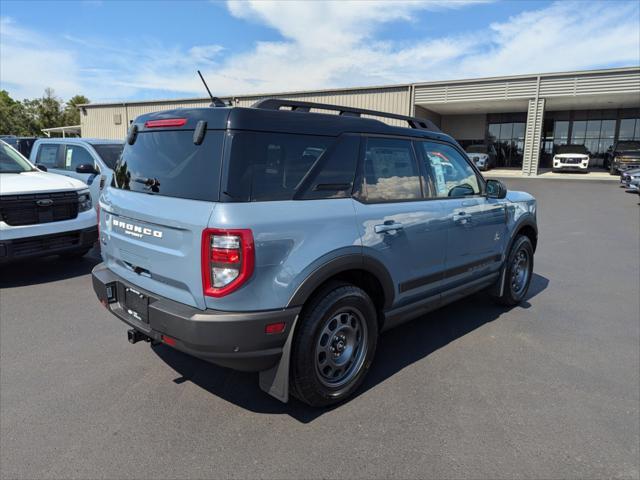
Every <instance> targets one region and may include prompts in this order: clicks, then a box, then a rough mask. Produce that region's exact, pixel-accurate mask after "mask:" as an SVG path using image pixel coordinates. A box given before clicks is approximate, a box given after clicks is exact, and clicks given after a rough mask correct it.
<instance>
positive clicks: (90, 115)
mask: <svg viewBox="0 0 640 480" xmlns="http://www.w3.org/2000/svg"><path fill="white" fill-rule="evenodd" d="M269 97H277V98H286V99H289V100H307V101H309V102H318V103H328V104H332V105H344V106H347V107H358V108H366V109H370V110H380V111H383V112H389V113H397V114H401V115H409V114H410V112H411V94H410V87H409V86H401V87H383V88H371V89H360V90H336V91H327V92H308V93H298V94H291V95H286V94H281V95H263V96H239V97H227V98H223V100H225V101H227V100H231V99H237V101H235V102H234V104H235V105H237V106H239V107H250V106H251V105H253V103H255V102H256V101H258V100H260V99H262V98H269ZM209 103H211V102H210V100H209V99H207V98H203V99H189V100H184V101H158V102H143V103H129V104H121V105H117V104H109V105H88V106H86V107H84V111H81V114H80V121H81V125H82V136H83V137H94V138H113V139H122V138H124V137H125V136H126V132H127V128H128V125H129V120H133V119H134V118H136V117H137V116H138V115H142V114H144V113H149V112H157V111H160V110H169V109H172V108H189V107H206V106H207V105H209ZM85 112H86V113H85ZM326 113H328V112H326ZM374 118H375V117H374ZM118 120H119V121H120V123H119V124H117V123H116V122H117V121H118ZM379 120H382V121H385V122H387V123H389V124H391V125H401V126H405V125H406V123H403V122H401V121H399V120H392V119H384V118H379Z"/></svg>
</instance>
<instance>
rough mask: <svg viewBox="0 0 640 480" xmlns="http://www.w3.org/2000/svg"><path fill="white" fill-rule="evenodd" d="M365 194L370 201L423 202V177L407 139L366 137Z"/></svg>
mask: <svg viewBox="0 0 640 480" xmlns="http://www.w3.org/2000/svg"><path fill="white" fill-rule="evenodd" d="M366 142H367V143H366V145H367V146H366V149H365V155H364V164H363V193H364V196H365V198H366V199H367V201H369V202H388V201H394V200H411V199H421V198H422V189H421V186H420V174H419V171H418V164H417V163H416V159H415V156H414V154H413V147H412V145H411V142H410V141H408V140H397V139H390V138H367V140H366Z"/></svg>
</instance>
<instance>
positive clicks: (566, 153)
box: [553, 145, 589, 172]
mask: <svg viewBox="0 0 640 480" xmlns="http://www.w3.org/2000/svg"><path fill="white" fill-rule="evenodd" d="M563 170H572V171H574V172H576V171H577V172H587V171H588V170H589V151H588V150H587V148H586V147H585V146H584V145H560V146H559V147H558V151H557V152H556V154H555V155H554V156H553V171H554V172H557V171H563Z"/></svg>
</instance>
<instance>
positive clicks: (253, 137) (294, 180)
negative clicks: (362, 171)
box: [224, 132, 335, 202]
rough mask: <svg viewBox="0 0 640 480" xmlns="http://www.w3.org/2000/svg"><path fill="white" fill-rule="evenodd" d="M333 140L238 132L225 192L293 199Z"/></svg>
mask: <svg viewBox="0 0 640 480" xmlns="http://www.w3.org/2000/svg"><path fill="white" fill-rule="evenodd" d="M334 141H335V138H333V137H320V136H315V135H295V134H274V133H261V132H237V133H235V134H234V135H233V139H232V143H231V155H230V161H229V162H228V163H229V165H228V170H227V172H226V177H227V187H226V188H225V189H224V192H225V193H226V194H227V195H229V197H231V199H232V200H235V201H256V202H258V201H271V200H290V199H292V198H293V194H294V193H295V192H296V190H297V189H298V186H299V185H300V183H301V181H302V180H303V179H304V178H305V176H306V175H307V173H308V172H309V170H310V169H311V168H312V166H313V165H314V164H315V162H316V160H319V159H320V157H321V156H322V155H323V154H324V152H325V151H326V150H327V148H328V147H329V145H331V143H333V142H334Z"/></svg>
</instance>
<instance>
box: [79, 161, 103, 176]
mask: <svg viewBox="0 0 640 480" xmlns="http://www.w3.org/2000/svg"><path fill="white" fill-rule="evenodd" d="M76 173H88V174H94V173H98V171H97V170H96V167H95V165H93V164H91V163H83V164H82V165H78V166H77V167H76Z"/></svg>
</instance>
